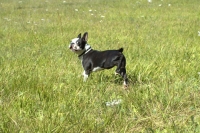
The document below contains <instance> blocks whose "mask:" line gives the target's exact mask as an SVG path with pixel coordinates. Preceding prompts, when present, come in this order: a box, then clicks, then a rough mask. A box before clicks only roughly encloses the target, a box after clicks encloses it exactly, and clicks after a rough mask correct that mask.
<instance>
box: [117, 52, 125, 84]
mask: <svg viewBox="0 0 200 133" xmlns="http://www.w3.org/2000/svg"><path fill="white" fill-rule="evenodd" d="M115 73H116V74H119V75H121V76H122V78H123V79H124V83H123V84H124V87H128V78H127V75H126V58H125V57H124V55H121V57H120V60H119V63H118V64H117V69H116V71H115Z"/></svg>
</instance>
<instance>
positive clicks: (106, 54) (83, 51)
mask: <svg viewBox="0 0 200 133" xmlns="http://www.w3.org/2000/svg"><path fill="white" fill-rule="evenodd" d="M87 40H88V33H87V32H85V33H84V35H83V36H82V37H81V33H80V34H79V35H78V37H77V38H74V39H72V41H71V43H70V45H69V48H70V49H71V51H72V52H74V53H76V54H78V57H79V59H80V60H81V62H82V65H83V68H84V72H83V76H84V81H86V80H87V78H88V76H89V75H90V73H91V72H94V71H98V70H103V69H110V68H112V67H114V66H117V69H116V71H115V74H119V75H121V76H122V78H123V79H124V87H127V86H128V78H127V75H126V58H125V56H124V55H123V54H122V52H123V48H120V49H119V50H106V51H97V50H93V49H92V48H91V46H90V45H89V44H87Z"/></svg>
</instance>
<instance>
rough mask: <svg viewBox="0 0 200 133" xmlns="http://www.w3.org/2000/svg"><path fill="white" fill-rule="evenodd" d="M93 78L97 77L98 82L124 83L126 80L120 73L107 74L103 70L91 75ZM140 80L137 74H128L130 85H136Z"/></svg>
mask: <svg viewBox="0 0 200 133" xmlns="http://www.w3.org/2000/svg"><path fill="white" fill-rule="evenodd" d="M90 78H91V79H92V80H94V79H96V82H99V83H101V82H108V83H112V84H116V85H122V84H123V82H124V80H123V78H122V77H121V76H120V75H115V74H105V73H103V72H99V73H98V74H96V75H91V77H90ZM137 82H138V79H137V76H136V75H128V86H132V85H135V84H136V83H137Z"/></svg>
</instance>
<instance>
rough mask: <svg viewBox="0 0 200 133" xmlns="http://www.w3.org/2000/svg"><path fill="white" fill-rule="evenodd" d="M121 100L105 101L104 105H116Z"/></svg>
mask: <svg viewBox="0 0 200 133" xmlns="http://www.w3.org/2000/svg"><path fill="white" fill-rule="evenodd" d="M121 102H122V99H117V100H113V101H111V102H106V106H113V105H118V104H120V103H121Z"/></svg>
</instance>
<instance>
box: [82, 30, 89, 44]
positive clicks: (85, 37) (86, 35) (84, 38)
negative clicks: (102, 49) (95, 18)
mask: <svg viewBox="0 0 200 133" xmlns="http://www.w3.org/2000/svg"><path fill="white" fill-rule="evenodd" d="M82 39H83V40H84V41H86V42H87V40H88V33H87V32H85V33H84V35H83V37H82Z"/></svg>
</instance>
